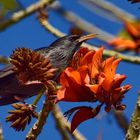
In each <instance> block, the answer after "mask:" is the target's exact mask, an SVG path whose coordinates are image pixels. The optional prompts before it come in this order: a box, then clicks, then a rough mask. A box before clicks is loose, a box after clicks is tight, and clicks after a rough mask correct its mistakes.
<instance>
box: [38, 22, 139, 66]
mask: <svg viewBox="0 0 140 140" xmlns="http://www.w3.org/2000/svg"><path fill="white" fill-rule="evenodd" d="M39 21H40V23H41V25H42V26H43V27H44V28H45V29H46V30H47V31H49V32H51V33H52V34H53V35H55V36H57V37H62V36H64V35H66V34H65V33H62V32H61V31H59V29H57V28H55V27H54V26H52V25H51V24H50V23H49V22H48V21H47V20H45V19H39ZM83 46H86V47H88V48H89V49H94V50H97V49H98V47H96V46H93V45H90V44H88V43H83ZM104 55H105V56H115V57H116V58H121V59H122V60H123V61H126V62H129V63H135V64H140V57H138V56H130V55H124V54H121V53H118V52H116V51H112V50H104Z"/></svg>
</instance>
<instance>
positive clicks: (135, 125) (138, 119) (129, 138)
mask: <svg viewBox="0 0 140 140" xmlns="http://www.w3.org/2000/svg"><path fill="white" fill-rule="evenodd" d="M125 139H126V140H140V95H139V97H138V101H137V104H136V108H135V111H134V113H133V114H132V118H131V122H130V125H129V128H128V131H127V134H126V138H125Z"/></svg>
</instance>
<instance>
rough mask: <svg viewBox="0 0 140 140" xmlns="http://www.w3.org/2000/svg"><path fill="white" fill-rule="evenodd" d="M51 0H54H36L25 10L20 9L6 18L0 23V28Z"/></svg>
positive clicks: (47, 3)
mask: <svg viewBox="0 0 140 140" xmlns="http://www.w3.org/2000/svg"><path fill="white" fill-rule="evenodd" d="M53 1H54V0H42V1H38V2H36V3H34V4H32V5H30V6H29V7H27V8H26V9H25V10H20V11H18V12H16V13H14V14H13V15H12V16H11V18H10V19H9V20H6V21H4V22H2V23H0V30H4V29H5V28H7V27H8V26H10V25H12V24H14V23H17V22H19V21H21V20H22V19H23V18H25V17H27V16H29V15H31V14H32V13H34V12H35V11H37V10H38V9H40V8H42V7H44V6H45V5H49V4H51V3H52V2H53Z"/></svg>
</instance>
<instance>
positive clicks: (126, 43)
mask: <svg viewBox="0 0 140 140" xmlns="http://www.w3.org/2000/svg"><path fill="white" fill-rule="evenodd" d="M124 28H125V31H126V32H127V34H128V36H129V38H125V37H123V38H121V37H118V38H115V39H113V40H112V41H110V42H109V45H111V46H114V47H115V49H116V50H118V51H125V50H133V51H135V52H137V53H138V52H140V22H139V21H138V22H128V21H124Z"/></svg>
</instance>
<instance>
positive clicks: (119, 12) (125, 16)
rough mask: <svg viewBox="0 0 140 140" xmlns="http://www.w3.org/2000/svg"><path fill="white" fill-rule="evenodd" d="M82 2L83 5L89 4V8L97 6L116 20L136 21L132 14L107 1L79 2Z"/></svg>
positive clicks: (91, 0)
mask: <svg viewBox="0 0 140 140" xmlns="http://www.w3.org/2000/svg"><path fill="white" fill-rule="evenodd" d="M80 1H83V2H84V3H89V4H90V6H92V5H93V6H98V7H100V8H102V9H104V10H105V11H107V12H110V13H112V14H114V16H116V17H117V18H118V19H120V20H129V21H134V20H136V19H137V17H135V16H134V15H133V14H131V13H128V12H127V11H125V10H124V9H121V8H120V7H118V6H117V5H115V4H113V3H111V2H109V1H104V0H80Z"/></svg>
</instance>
